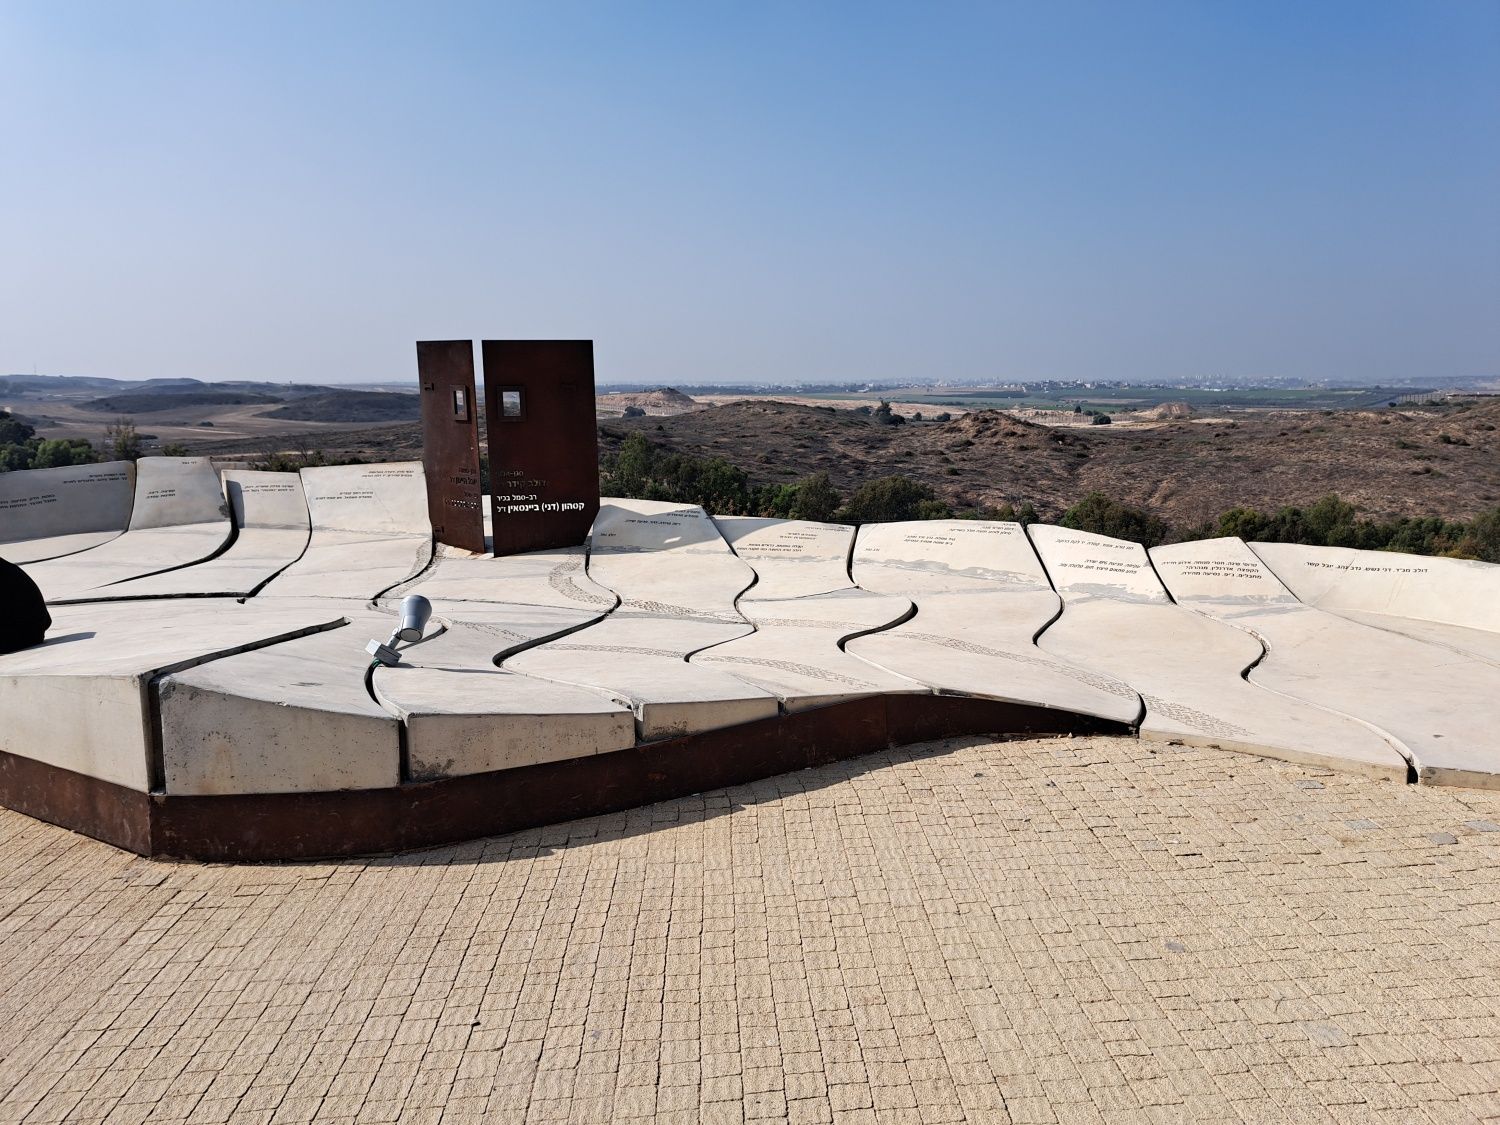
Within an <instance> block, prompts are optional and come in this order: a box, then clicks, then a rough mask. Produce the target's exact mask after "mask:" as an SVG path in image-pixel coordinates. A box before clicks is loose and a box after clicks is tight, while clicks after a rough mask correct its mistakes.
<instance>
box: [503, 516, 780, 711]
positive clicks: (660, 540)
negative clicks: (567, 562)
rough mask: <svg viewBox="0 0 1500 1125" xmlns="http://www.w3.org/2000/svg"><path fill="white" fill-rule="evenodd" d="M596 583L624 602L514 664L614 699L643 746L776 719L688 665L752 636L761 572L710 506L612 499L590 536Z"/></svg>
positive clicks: (724, 680)
mask: <svg viewBox="0 0 1500 1125" xmlns="http://www.w3.org/2000/svg"><path fill="white" fill-rule="evenodd" d="M588 574H589V577H590V578H592V579H593V580H594V581H595V582H597V583H598V584H600V585H601V586H604V587H605V588H607V589H609V590H611V591H613V592H614V593H615V594H617V595H619V597H620V599H621V602H620V608H619V609H617V610H615V611H614V612H613V613H612V614H610V615H609V616H608V617H606V618H604V619H603V620H602V621H600V622H599V623H597V624H595V625H591V626H589V627H588V628H586V629H582V630H580V631H578V632H577V633H573V634H570V635H569V636H567V637H566V638H563V639H561V640H556V641H550V642H548V643H546V644H543V645H539V646H537V647H535V648H531V649H527V650H526V651H525V652H522V653H520V654H518V655H516V656H512V657H510V658H508V659H507V660H506V661H505V667H506V668H508V669H510V670H512V671H517V672H523V673H526V674H528V675H534V676H539V677H542V678H544V679H551V680H557V681H560V682H563V683H571V684H576V685H579V686H583V687H590V688H597V689H600V690H603V691H606V692H609V693H610V694H611V695H613V696H614V697H616V698H619V699H621V700H623V701H624V702H626V703H627V704H629V706H630V707H631V709H632V710H633V711H634V712H635V715H636V721H637V731H638V734H639V736H640V737H641V738H642V739H657V738H666V737H671V736H674V735H684V734H691V733H694V732H698V731H705V730H713V729H716V728H718V727H724V726H731V725H733V724H736V723H743V722H749V721H751V720H753V719H760V718H767V717H770V716H774V715H775V714H777V712H778V705H777V700H776V697H775V696H774V695H772V694H771V693H770V692H767V691H764V690H762V689H760V688H756V687H754V686H752V685H750V684H747V683H745V682H744V681H742V680H739V679H736V678H735V677H733V676H730V675H728V674H726V673H724V672H720V671H717V670H715V669H712V668H709V667H705V666H702V665H695V664H690V663H689V662H688V657H689V656H691V655H692V654H693V653H695V652H698V651H700V650H702V649H706V648H709V647H711V646H713V645H718V644H722V643H724V642H725V641H730V640H733V639H735V638H736V637H742V636H744V635H746V634H747V633H749V632H750V631H751V626H750V624H749V623H748V622H747V621H746V620H745V619H744V618H743V617H742V616H741V615H740V614H739V613H738V612H737V611H736V610H735V608H734V603H735V599H736V598H737V597H738V596H739V594H740V593H741V592H742V591H744V590H745V589H746V588H748V587H749V586H750V584H751V583H752V582H754V580H755V573H754V571H752V570H751V569H750V567H749V566H747V565H746V564H745V563H744V562H742V561H740V560H739V559H737V558H736V557H735V556H734V553H733V552H732V551H731V550H730V549H729V545H728V544H727V543H725V542H724V539H723V537H722V536H721V535H720V534H719V532H718V529H717V528H715V526H714V523H713V520H711V519H710V518H709V517H708V515H707V514H706V513H705V512H704V511H703V509H702V508H698V507H694V506H691V505H682V504H666V503H657V502H654V501H648V500H609V501H607V502H605V503H604V504H603V505H601V507H600V510H599V516H598V518H597V519H596V520H595V521H594V527H593V531H592V533H591V536H590V551H589V564H588Z"/></svg>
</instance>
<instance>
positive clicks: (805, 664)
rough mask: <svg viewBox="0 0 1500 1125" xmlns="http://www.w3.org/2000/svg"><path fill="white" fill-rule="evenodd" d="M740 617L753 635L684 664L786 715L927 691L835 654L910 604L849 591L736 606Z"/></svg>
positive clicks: (748, 601) (886, 625) (902, 613)
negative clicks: (732, 683) (754, 694)
mask: <svg viewBox="0 0 1500 1125" xmlns="http://www.w3.org/2000/svg"><path fill="white" fill-rule="evenodd" d="M740 612H741V613H743V614H744V615H745V616H746V617H747V618H749V620H750V622H751V623H752V624H753V625H754V626H755V632H753V633H750V634H748V635H746V636H743V637H739V638H737V639H735V640H732V641H729V642H727V643H726V644H722V645H717V646H716V647H714V648H711V649H707V650H706V651H703V652H699V653H697V654H696V655H694V656H693V657H692V658H691V662H692V663H693V664H695V665H708V666H711V667H713V668H717V669H720V670H722V671H725V672H729V673H730V674H732V675H734V676H736V677H738V678H739V679H741V680H744V681H745V682H746V683H749V684H753V685H755V686H756V687H759V688H763V689H764V690H766V691H769V692H771V693H773V694H774V695H776V697H777V698H778V699H780V700H781V703H782V706H783V707H784V708H785V709H786V710H787V711H789V712H791V711H806V710H809V709H810V708H813V707H824V706H827V705H828V704H830V703H839V702H841V701H843V700H846V699H854V698H857V697H859V696H864V695H881V694H926V693H928V692H930V691H931V689H930V688H929V687H927V686H926V685H925V684H919V683H917V682H916V681H915V680H911V679H908V678H907V677H905V676H898V675H896V674H894V673H892V672H889V671H887V670H886V669H884V668H882V667H880V666H879V665H878V664H872V663H870V662H869V661H868V660H861V659H860V658H858V657H855V656H850V655H849V654H848V653H846V652H844V651H843V649H842V648H840V647H839V646H840V642H841V641H844V640H846V639H848V638H850V637H854V636H858V635H859V634H861V633H867V632H870V631H872V630H876V629H885V628H889V627H890V626H891V625H893V624H895V623H896V622H898V621H900V620H901V619H902V618H904V617H906V615H907V614H909V613H910V612H911V603H910V602H909V601H907V599H905V598H897V597H891V596H889V595H884V594H871V593H870V592H869V591H867V590H858V589H854V588H852V587H850V588H848V589H844V590H831V591H828V592H826V593H822V594H813V595H809V596H807V597H801V598H771V599H754V600H751V599H749V598H748V597H746V598H741V599H740Z"/></svg>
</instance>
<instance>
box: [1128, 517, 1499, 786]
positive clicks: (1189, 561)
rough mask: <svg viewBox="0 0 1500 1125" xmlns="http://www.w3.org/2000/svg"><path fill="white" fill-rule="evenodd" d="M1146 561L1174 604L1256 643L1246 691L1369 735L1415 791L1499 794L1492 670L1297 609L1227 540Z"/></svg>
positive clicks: (1181, 547)
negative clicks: (1377, 738) (1387, 742)
mask: <svg viewBox="0 0 1500 1125" xmlns="http://www.w3.org/2000/svg"><path fill="white" fill-rule="evenodd" d="M1151 557H1152V559H1153V561H1154V562H1155V564H1156V569H1157V571H1158V573H1159V574H1160V575H1161V578H1162V581H1163V582H1164V583H1165V585H1166V587H1167V589H1168V590H1169V591H1171V593H1172V596H1173V597H1174V598H1175V599H1176V600H1177V601H1178V603H1179V604H1181V605H1184V606H1187V607H1188V608H1190V609H1193V610H1195V611H1197V612H1198V613H1202V614H1204V615H1205V616H1209V617H1213V618H1216V619H1218V620H1221V621H1226V622H1228V623H1229V624H1231V625H1234V626H1235V627H1237V628H1240V629H1244V630H1246V631H1247V632H1250V633H1252V634H1254V635H1255V636H1256V637H1257V638H1258V639H1259V640H1260V641H1261V643H1262V644H1263V645H1264V646H1265V648H1266V655H1265V658H1264V659H1263V660H1262V661H1261V662H1260V663H1259V664H1257V665H1256V666H1255V668H1254V669H1252V670H1251V672H1250V679H1251V680H1252V681H1254V682H1255V683H1257V684H1260V685H1262V686H1264V687H1267V688H1270V689H1271V690H1273V691H1277V692H1281V693H1282V694H1285V695H1289V696H1292V697H1294V698H1297V699H1302V700H1305V701H1307V702H1310V703H1314V704H1317V705H1319V706H1322V707H1325V708H1329V709H1332V710H1336V711H1339V712H1342V713H1343V714H1345V715H1349V716H1351V717H1353V718H1356V719H1359V720H1361V721H1363V722H1365V723H1368V724H1371V725H1373V726H1375V727H1378V728H1379V729H1380V730H1381V731H1382V732H1383V733H1384V734H1385V735H1387V736H1388V737H1389V738H1390V739H1392V740H1393V741H1394V742H1396V743H1397V744H1399V745H1400V746H1401V747H1402V748H1403V749H1404V750H1405V752H1406V754H1407V756H1408V757H1409V758H1411V760H1412V761H1413V762H1414V763H1415V766H1416V770H1417V774H1418V776H1419V778H1420V779H1421V780H1423V781H1427V782H1433V783H1438V784H1451V785H1473V786H1479V787H1482V788H1500V711H1497V702H1496V701H1497V700H1500V668H1497V667H1496V666H1495V665H1493V664H1489V663H1487V662H1485V661H1483V660H1480V659H1477V658H1475V657H1472V656H1469V655H1467V654H1465V653H1460V652H1456V651H1454V650H1452V649H1448V648H1441V647H1439V646H1437V645H1433V644H1428V643H1426V642H1424V641H1419V640H1416V639H1414V638H1411V637H1406V636H1402V635H1400V634H1397V633H1393V632H1389V631H1387V630H1383V629H1373V628H1370V627H1369V626H1367V625H1362V624H1359V623H1357V622H1354V621H1349V620H1347V619H1345V618H1342V617H1338V616H1335V615H1334V614H1331V613H1327V612H1325V611H1323V610H1320V609H1315V608H1313V607H1312V606H1308V605H1304V604H1303V603H1301V602H1299V601H1298V600H1297V599H1296V598H1295V597H1294V596H1293V595H1292V593H1291V591H1290V590H1288V589H1287V588H1286V587H1285V586H1284V585H1283V584H1282V583H1281V582H1280V581H1279V580H1278V579H1277V578H1276V576H1275V575H1274V574H1272V573H1271V571H1270V569H1269V568H1268V567H1267V566H1266V565H1265V564H1264V563H1263V562H1261V560H1260V558H1259V557H1258V556H1257V555H1256V554H1255V552H1254V551H1252V550H1250V548H1249V547H1248V546H1246V545H1245V544H1244V543H1243V542H1241V541H1240V540H1238V539H1210V540H1204V541H1201V542H1197V543H1177V544H1172V545H1171V546H1166V547H1156V548H1154V549H1153V550H1152V552H1151Z"/></svg>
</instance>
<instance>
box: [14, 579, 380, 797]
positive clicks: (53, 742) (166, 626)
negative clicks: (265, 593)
mask: <svg viewBox="0 0 1500 1125" xmlns="http://www.w3.org/2000/svg"><path fill="white" fill-rule="evenodd" d="M52 618H53V624H52V629H51V630H50V631H49V633H48V637H47V641H46V643H45V644H42V645H40V646H38V647H36V648H31V649H25V650H23V651H21V652H17V653H10V654H7V655H0V750H3V751H5V752H7V753H11V754H18V755H21V756H23V757H27V758H34V759H36V760H37V761H42V762H47V763H49V764H51V765H55V766H61V767H62V768H64V769H69V770H73V771H74V772H77V773H82V774H87V775H88V776H90V777H98V778H102V779H103V780H105V781H111V782H114V783H115V784H118V785H124V786H128V787H129V788H132V789H138V790H145V789H148V788H149V787H150V758H151V744H152V735H151V718H150V710H149V706H148V691H149V688H148V684H149V683H150V681H151V680H152V678H153V677H155V676H158V675H161V674H162V673H164V672H168V671H171V670H173V669H181V668H187V667H191V666H192V665H194V664H196V663H198V662H201V661H204V660H210V659H213V658H215V657H216V656H220V655H223V654H226V653H234V652H238V651H241V650H243V649H247V648H251V647H255V646H262V645H271V644H275V643H276V642H277V641H279V640H283V639H286V638H290V637H296V636H298V635H300V634H301V633H304V632H306V631H307V630H309V629H316V628H323V627H326V626H328V625H330V624H332V623H334V622H337V621H338V620H340V618H339V615H338V614H337V613H329V612H327V611H326V610H325V611H324V612H322V613H321V614H319V613H310V612H309V611H308V610H307V609H306V608H303V607H286V608H278V607H268V606H265V605H260V604H245V605H242V604H240V603H237V602H235V601H232V600H229V599H225V600H222V601H218V600H203V601H193V602H184V603H182V604H180V605H173V606H172V607H171V612H169V613H164V612H162V609H161V607H159V606H156V605H150V604H142V603H138V602H119V603H100V604H94V605H79V606H59V607H57V608H56V609H55V610H53V614H52ZM361 643H362V642H361ZM245 736H246V737H253V733H252V732H250V731H246V732H245Z"/></svg>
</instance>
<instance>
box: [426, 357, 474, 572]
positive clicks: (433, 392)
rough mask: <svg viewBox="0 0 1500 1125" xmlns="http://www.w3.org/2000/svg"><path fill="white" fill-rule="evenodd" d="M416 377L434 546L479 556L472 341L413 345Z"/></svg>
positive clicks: (428, 509)
mask: <svg viewBox="0 0 1500 1125" xmlns="http://www.w3.org/2000/svg"><path fill="white" fill-rule="evenodd" d="M417 378H418V380H419V381H420V383H421V388H422V470H423V473H424V475H425V476H426V478H427V514H428V517H429V518H430V519H431V520H432V531H433V535H434V536H435V537H436V539H437V541H438V542H439V543H447V544H449V545H451V546H454V547H460V548H462V549H463V550H465V551H475V552H479V553H483V551H484V509H483V507H482V506H481V505H482V503H483V490H482V489H481V488H480V483H479V403H478V400H477V399H476V398H475V396H474V342H473V341H472V340H422V341H419V342H418V343H417Z"/></svg>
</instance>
